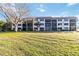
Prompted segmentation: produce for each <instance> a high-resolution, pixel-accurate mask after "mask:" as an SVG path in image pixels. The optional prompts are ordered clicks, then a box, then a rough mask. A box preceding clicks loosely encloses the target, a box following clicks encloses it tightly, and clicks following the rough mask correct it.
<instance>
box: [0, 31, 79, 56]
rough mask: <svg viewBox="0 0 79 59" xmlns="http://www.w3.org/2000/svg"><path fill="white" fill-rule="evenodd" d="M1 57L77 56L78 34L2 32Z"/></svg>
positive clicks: (0, 36)
mask: <svg viewBox="0 0 79 59" xmlns="http://www.w3.org/2000/svg"><path fill="white" fill-rule="evenodd" d="M0 55H1V56H3V55H4V56H79V32H2V33H0Z"/></svg>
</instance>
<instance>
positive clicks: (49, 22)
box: [12, 17, 77, 31]
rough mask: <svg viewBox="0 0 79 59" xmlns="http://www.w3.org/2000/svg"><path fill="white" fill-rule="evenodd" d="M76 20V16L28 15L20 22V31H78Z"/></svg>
mask: <svg viewBox="0 0 79 59" xmlns="http://www.w3.org/2000/svg"><path fill="white" fill-rule="evenodd" d="M76 22H77V18H76V17H28V18H27V19H24V20H22V21H20V22H18V31H76ZM14 29H15V28H14V26H13V25H12V30H14Z"/></svg>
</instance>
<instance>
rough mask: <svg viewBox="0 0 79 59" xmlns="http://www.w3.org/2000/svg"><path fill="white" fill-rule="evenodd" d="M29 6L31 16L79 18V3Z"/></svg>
mask: <svg viewBox="0 0 79 59" xmlns="http://www.w3.org/2000/svg"><path fill="white" fill-rule="evenodd" d="M27 6H28V9H29V11H30V15H31V16H76V17H78V19H79V3H28V4H27ZM1 18H3V17H2V16H1V15H0V19H1ZM77 24H78V25H79V21H78V23H77Z"/></svg>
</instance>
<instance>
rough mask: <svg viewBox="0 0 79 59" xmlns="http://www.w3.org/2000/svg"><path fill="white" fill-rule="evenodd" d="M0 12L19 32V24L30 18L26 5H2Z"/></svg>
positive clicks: (0, 5)
mask: <svg viewBox="0 0 79 59" xmlns="http://www.w3.org/2000/svg"><path fill="white" fill-rule="evenodd" d="M0 12H1V14H2V15H3V16H4V18H5V19H6V20H7V21H8V22H11V23H12V24H14V27H15V31H16V32H17V30H18V28H17V26H18V22H19V21H22V20H23V18H27V17H28V16H29V10H28V8H27V6H26V4H23V3H22V4H7V3H6V4H0Z"/></svg>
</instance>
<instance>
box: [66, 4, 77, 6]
mask: <svg viewBox="0 0 79 59" xmlns="http://www.w3.org/2000/svg"><path fill="white" fill-rule="evenodd" d="M76 4H77V3H68V4H67V6H73V5H76Z"/></svg>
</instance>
